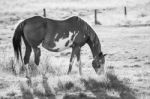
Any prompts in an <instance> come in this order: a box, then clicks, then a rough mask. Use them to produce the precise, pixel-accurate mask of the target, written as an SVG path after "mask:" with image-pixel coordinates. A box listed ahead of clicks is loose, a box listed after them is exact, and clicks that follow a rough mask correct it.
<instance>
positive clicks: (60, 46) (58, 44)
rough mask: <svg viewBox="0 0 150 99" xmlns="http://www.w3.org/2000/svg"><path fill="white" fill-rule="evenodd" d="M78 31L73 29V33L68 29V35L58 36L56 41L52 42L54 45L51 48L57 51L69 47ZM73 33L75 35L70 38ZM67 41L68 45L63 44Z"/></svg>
mask: <svg viewBox="0 0 150 99" xmlns="http://www.w3.org/2000/svg"><path fill="white" fill-rule="evenodd" d="M78 33H79V32H76V31H74V32H73V33H72V32H70V31H69V37H67V38H63V37H62V38H59V40H58V41H55V42H54V43H55V47H54V48H52V49H58V51H63V50H65V49H67V48H69V47H70V46H71V45H72V44H73V41H74V40H75V38H76V36H77V34H78ZM73 34H75V36H74V37H73V40H71V38H72V36H73ZM68 41H69V43H68V45H67V46H65V45H66V43H67V42H68Z"/></svg>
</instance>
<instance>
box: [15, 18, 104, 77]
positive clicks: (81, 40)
mask: <svg viewBox="0 0 150 99" xmlns="http://www.w3.org/2000/svg"><path fill="white" fill-rule="evenodd" d="M21 38H22V39H23V41H24V44H25V46H26V50H25V56H24V60H23V59H22V53H21ZM86 43H87V44H88V45H89V47H90V49H91V52H92V54H93V61H92V66H93V68H94V70H95V71H96V73H98V72H99V71H100V70H103V68H104V63H105V57H104V56H105V55H104V54H103V53H102V51H101V44H100V41H99V39H98V36H97V35H96V33H95V31H94V30H93V29H92V28H91V27H90V26H89V25H88V24H87V23H86V22H85V21H84V20H82V19H81V18H79V17H77V16H73V17H70V18H68V19H66V20H52V19H49V18H43V17H41V16H34V17H31V18H28V19H26V20H24V21H22V22H21V23H20V24H19V25H18V26H17V28H16V29H15V33H14V36H13V47H14V52H15V55H16V57H17V59H18V60H19V57H21V60H22V62H24V64H25V66H27V65H28V63H29V58H30V54H31V51H32V49H33V51H34V55H35V59H34V62H35V64H36V65H39V62H40V56H41V50H40V48H39V47H38V46H39V45H40V44H42V47H44V48H45V49H47V50H49V51H52V52H59V51H63V50H65V49H67V48H72V53H71V58H70V64H69V68H68V74H69V73H70V72H71V69H72V65H73V62H74V58H75V57H77V62H78V66H79V73H80V75H81V74H82V68H81V61H80V51H81V47H82V46H83V45H85V44H86ZM100 68H102V69H100Z"/></svg>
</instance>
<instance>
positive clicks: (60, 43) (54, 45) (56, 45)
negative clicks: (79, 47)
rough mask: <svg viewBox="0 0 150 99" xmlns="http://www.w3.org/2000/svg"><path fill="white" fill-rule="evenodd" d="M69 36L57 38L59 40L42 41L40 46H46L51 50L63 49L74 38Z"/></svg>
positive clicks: (68, 45)
mask: <svg viewBox="0 0 150 99" xmlns="http://www.w3.org/2000/svg"><path fill="white" fill-rule="evenodd" d="M71 36H72V35H71ZM71 36H69V37H67V38H59V40H57V41H55V40H52V41H43V43H42V46H43V47H44V48H46V49H47V50H49V51H53V52H59V51H63V50H65V49H67V48H70V47H71V46H72V44H73V42H74V39H71Z"/></svg>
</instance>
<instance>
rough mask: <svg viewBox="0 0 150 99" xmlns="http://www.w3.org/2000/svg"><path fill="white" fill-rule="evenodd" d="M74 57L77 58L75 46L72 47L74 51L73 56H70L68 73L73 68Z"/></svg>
mask: <svg viewBox="0 0 150 99" xmlns="http://www.w3.org/2000/svg"><path fill="white" fill-rule="evenodd" d="M74 59H75V51H74V48H72V53H71V58H70V63H69V69H68V73H67V74H69V73H70V72H71V70H72V65H73V63H74Z"/></svg>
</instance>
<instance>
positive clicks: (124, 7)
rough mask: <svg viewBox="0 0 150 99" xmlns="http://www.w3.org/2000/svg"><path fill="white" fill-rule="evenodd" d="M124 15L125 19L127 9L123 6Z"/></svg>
mask: <svg viewBox="0 0 150 99" xmlns="http://www.w3.org/2000/svg"><path fill="white" fill-rule="evenodd" d="M124 15H125V17H126V16H127V7H126V6H124Z"/></svg>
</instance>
